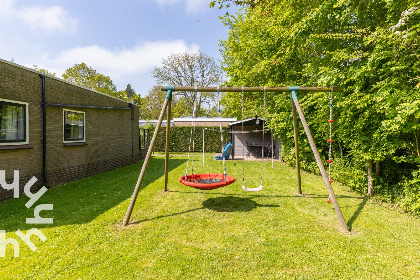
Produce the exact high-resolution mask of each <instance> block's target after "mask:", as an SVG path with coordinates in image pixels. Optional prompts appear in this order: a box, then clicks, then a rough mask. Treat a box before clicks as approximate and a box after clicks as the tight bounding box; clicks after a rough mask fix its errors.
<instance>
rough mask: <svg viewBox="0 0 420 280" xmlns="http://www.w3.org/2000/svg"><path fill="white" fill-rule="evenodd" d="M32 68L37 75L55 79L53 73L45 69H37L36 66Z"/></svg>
mask: <svg viewBox="0 0 420 280" xmlns="http://www.w3.org/2000/svg"><path fill="white" fill-rule="evenodd" d="M33 68H34V70H35V71H38V72H39V73H42V74H45V75H49V76H52V77H55V73H52V72H50V71H48V70H46V69H42V68H39V67H38V65H34V67H33Z"/></svg>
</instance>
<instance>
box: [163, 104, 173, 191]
mask: <svg viewBox="0 0 420 280" xmlns="http://www.w3.org/2000/svg"><path fill="white" fill-rule="evenodd" d="M171 104H172V101H171V100H169V101H168V106H167V108H166V111H167V117H166V143H165V183H164V185H163V191H164V192H167V191H168V170H169V141H170V138H171Z"/></svg>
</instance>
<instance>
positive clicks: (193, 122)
mask: <svg viewBox="0 0 420 280" xmlns="http://www.w3.org/2000/svg"><path fill="white" fill-rule="evenodd" d="M195 91H196V92H197V87H195ZM196 106H197V101H194V108H193V116H192V119H191V131H190V143H189V145H188V159H187V169H186V170H185V180H187V176H188V163H189V162H190V152H191V142H192V148H193V151H192V159H191V175H193V174H194V139H193V133H194V134H195V121H194V118H195V110H196Z"/></svg>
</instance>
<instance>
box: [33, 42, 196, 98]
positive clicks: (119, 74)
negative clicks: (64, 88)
mask: <svg viewBox="0 0 420 280" xmlns="http://www.w3.org/2000/svg"><path fill="white" fill-rule="evenodd" d="M185 51H188V52H198V51H199V46H197V45H194V44H193V45H187V44H186V43H185V41H184V40H175V41H154V42H151V41H148V42H145V43H142V44H137V45H136V46H135V47H133V48H131V49H113V50H112V49H106V48H103V47H100V46H98V45H92V46H87V47H78V48H72V49H68V50H65V51H62V52H61V53H59V54H58V55H56V56H54V57H48V56H46V57H44V58H43V61H42V62H39V61H38V63H33V64H36V65H38V67H40V68H44V69H48V70H49V71H50V72H54V73H56V74H57V77H61V75H62V74H63V73H64V71H65V70H66V69H67V68H70V67H72V66H73V65H74V64H76V63H81V62H84V63H86V64H87V65H88V66H90V67H92V68H93V69H95V70H97V71H98V72H99V73H102V74H104V75H106V76H110V78H111V79H112V80H113V82H114V83H115V84H116V85H117V87H118V89H125V86H126V85H127V84H128V83H130V84H131V85H132V86H133V88H134V89H136V91H137V92H139V93H142V94H143V95H144V94H146V93H147V91H148V90H149V89H150V88H151V87H152V86H153V85H154V80H153V78H152V75H151V71H152V69H153V67H156V66H160V65H161V62H162V59H164V58H166V57H168V56H169V55H171V54H173V53H182V52H185ZM28 67H32V65H28Z"/></svg>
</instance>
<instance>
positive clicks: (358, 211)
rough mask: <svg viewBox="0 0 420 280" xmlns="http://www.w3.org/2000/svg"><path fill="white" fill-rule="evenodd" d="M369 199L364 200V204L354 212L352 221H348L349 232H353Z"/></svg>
mask: <svg viewBox="0 0 420 280" xmlns="http://www.w3.org/2000/svg"><path fill="white" fill-rule="evenodd" d="M368 200H369V199H368V198H367V197H365V198H363V200H362V202H361V203H360V204H359V206H358V207H357V209H356V211H355V212H354V214H353V216H351V217H350V219H349V220H348V221H347V226H348V227H349V230H350V231H351V230H352V227H353V224H354V222H355V221H356V220H357V218H358V217H359V215H360V213H362V210H363V208H364V207H365V205H366V203H367V202H368Z"/></svg>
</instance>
